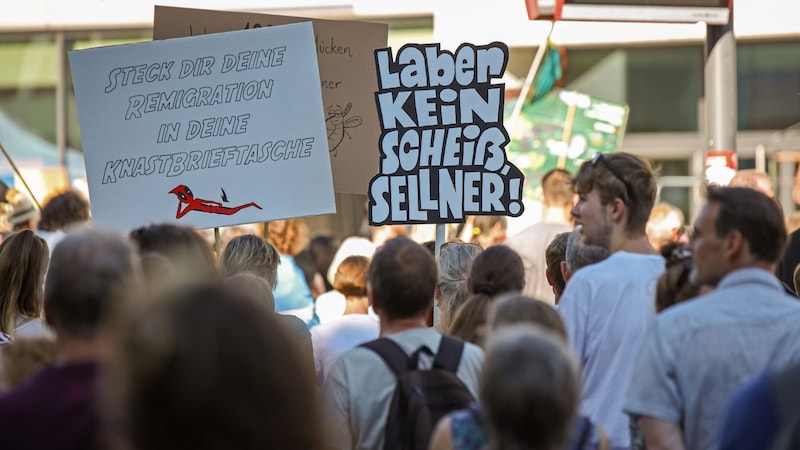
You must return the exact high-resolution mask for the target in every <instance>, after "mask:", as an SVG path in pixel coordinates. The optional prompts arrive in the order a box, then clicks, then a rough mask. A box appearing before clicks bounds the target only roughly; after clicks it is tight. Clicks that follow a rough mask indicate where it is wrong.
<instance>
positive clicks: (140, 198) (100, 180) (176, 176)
mask: <svg viewBox="0 0 800 450" xmlns="http://www.w3.org/2000/svg"><path fill="white" fill-rule="evenodd" d="M69 58H70V66H71V68H72V77H73V80H74V85H75V96H76V100H77V104H78V115H79V118H80V126H81V135H82V138H83V151H84V155H85V159H86V173H87V178H88V181H89V193H90V195H91V205H92V217H93V221H94V222H95V223H97V224H99V225H102V226H108V227H113V228H116V229H119V230H121V231H127V230H129V229H131V228H134V227H137V226H141V225H145V224H148V223H153V222H179V223H182V224H186V225H191V226H194V227H197V228H210V227H218V226H228V225H236V224H241V223H251V222H261V221H268V220H274V219H280V218H289V217H302V216H308V215H314V214H327V213H332V212H335V210H336V207H335V203H334V198H333V182H332V178H331V168H330V159H329V157H328V145H327V143H328V140H327V137H326V133H325V118H324V117H323V115H322V97H321V94H320V89H319V73H318V70H317V59H316V51H315V44H314V34H313V29H312V27H311V24H310V23H300V24H294V25H286V26H280V27H271V28H263V29H259V30H250V31H249V32H246V31H236V32H230V33H221V34H215V35H207V36H196V37H191V38H182V39H171V40H166V41H157V42H145V43H140V44H130V45H121V46H113V47H104V48H93V49H88V50H80V51H73V52H70V54H69Z"/></svg>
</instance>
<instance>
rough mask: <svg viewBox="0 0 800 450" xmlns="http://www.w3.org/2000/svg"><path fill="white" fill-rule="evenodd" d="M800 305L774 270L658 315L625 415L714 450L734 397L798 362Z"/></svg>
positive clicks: (740, 278) (744, 272)
mask: <svg viewBox="0 0 800 450" xmlns="http://www.w3.org/2000/svg"><path fill="white" fill-rule="evenodd" d="M798 324H800V302H798V301H797V299H796V298H794V297H791V296H789V295H787V294H786V293H785V292H784V290H783V287H782V286H781V283H780V281H779V280H778V279H777V278H776V277H775V275H773V274H772V273H770V272H768V271H766V270H762V269H757V268H746V269H740V270H736V271H734V272H731V273H729V274H728V275H727V276H725V277H724V278H723V279H722V281H720V283H719V284H718V285H717V287H716V289H715V290H714V291H712V292H710V293H708V294H706V295H704V296H701V297H698V298H697V299H695V300H693V301H689V302H686V303H681V304H679V305H676V306H674V307H672V308H670V309H668V310H666V311H665V312H663V313H662V314H661V315H659V316H658V318H657V319H656V321H655V323H654V324H653V326H652V327H651V329H650V332H649V333H648V335H647V338H646V339H645V341H644V342H643V344H642V347H641V350H640V352H639V355H638V357H637V359H636V365H635V368H634V371H633V374H634V375H633V378H632V380H631V384H630V388H629V390H628V394H627V397H626V400H625V410H626V411H627V412H628V413H631V414H636V415H641V416H648V417H653V418H656V419H660V420H664V421H666V422H670V423H673V424H678V425H680V426H681V428H682V429H683V433H684V442H685V444H686V448H687V450H693V449H716V448H717V445H718V442H719V433H720V430H721V427H722V420H723V415H724V413H725V408H726V406H727V405H728V402H729V401H730V399H731V397H732V396H733V394H734V393H735V392H736V391H737V390H738V389H739V388H741V387H742V386H743V385H744V384H745V383H746V382H747V381H749V380H751V379H752V378H753V377H755V376H756V375H757V374H759V373H760V372H762V371H763V370H766V369H771V368H777V367H782V366H785V365H787V364H788V363H790V362H792V361H797V360H800V326H798Z"/></svg>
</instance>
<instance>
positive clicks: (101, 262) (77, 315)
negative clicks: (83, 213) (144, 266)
mask: <svg viewBox="0 0 800 450" xmlns="http://www.w3.org/2000/svg"><path fill="white" fill-rule="evenodd" d="M140 290H141V263H140V261H139V257H138V254H137V252H136V249H135V248H134V247H133V246H132V245H131V244H130V243H129V242H128V241H127V240H125V238H123V237H122V236H120V235H118V234H116V233H113V232H111V231H105V230H99V229H86V230H80V231H77V232H73V233H70V234H69V235H67V236H66V237H65V238H64V239H63V240H61V241H60V242H59V243H58V245H56V246H55V248H54V249H53V254H52V257H51V259H50V268H49V270H48V272H47V280H46V281H45V289H44V307H45V316H46V319H47V322H48V323H49V324H50V325H51V326H52V327H53V329H55V331H56V334H57V335H58V337H59V339H63V338H64V337H65V336H69V337H76V338H81V339H94V338H96V337H98V335H99V334H100V333H101V332H103V331H105V330H104V328H106V326H107V325H109V324H110V319H112V318H113V315H114V313H116V312H118V311H120V310H121V309H123V308H125V307H127V306H129V305H130V304H131V302H132V301H133V299H135V298H136V297H137V296H138V295H139V294H140Z"/></svg>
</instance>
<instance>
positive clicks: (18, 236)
mask: <svg viewBox="0 0 800 450" xmlns="http://www.w3.org/2000/svg"><path fill="white" fill-rule="evenodd" d="M49 259H50V253H49V250H48V249H47V243H46V242H45V240H44V239H42V238H40V237H39V236H36V234H35V233H34V232H33V231H31V230H22V231H19V232H16V233H14V234H12V235H11V236H10V237H8V238H6V240H5V241H3V243H2V244H0V274H2V276H0V319H2V320H0V330H2V331H4V332H5V333H8V334H10V335H12V336H13V335H14V331H15V330H16V323H17V319H18V318H19V317H20V316H21V317H24V318H26V319H37V318H39V317H40V316H41V315H42V306H41V305H42V297H43V295H42V294H43V292H42V288H43V286H44V274H45V272H46V270H47V264H48V261H49Z"/></svg>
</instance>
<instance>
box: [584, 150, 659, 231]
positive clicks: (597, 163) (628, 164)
mask: <svg viewBox="0 0 800 450" xmlns="http://www.w3.org/2000/svg"><path fill="white" fill-rule="evenodd" d="M598 155H599V156H596V157H595V159H594V160H592V161H586V162H584V163H583V164H582V165H581V168H580V169H579V170H578V173H577V175H576V176H575V182H574V186H575V191H576V192H578V193H579V194H581V193H583V194H587V193H589V192H591V191H593V190H596V191H597V194H598V196H599V197H600V201H601V202H602V203H603V204H604V205H607V204H609V203H611V202H612V201H613V200H614V199H615V198H620V199H622V201H623V202H625V205H626V206H627V210H628V220H627V222H626V223H625V231H626V232H628V233H635V234H639V233H645V226H646V225H647V220H648V219H649V218H650V211H651V210H652V209H653V205H654V204H655V201H656V193H657V191H658V186H657V183H656V177H657V173H656V171H655V169H654V168H653V166H652V165H651V163H650V161H649V160H646V159H644V158H641V157H639V156H636V155H632V154H630V153H622V152H617V153H605V154H598ZM609 167H613V169H610V168H609ZM615 171H616V172H617V174H615V173H614V172H615ZM620 178H621V179H620ZM623 180H624V181H623ZM626 182H627V184H628V186H630V189H628V187H626V185H625V183H626Z"/></svg>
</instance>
